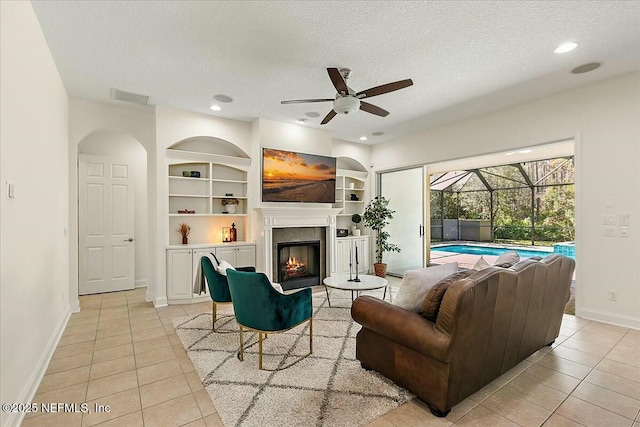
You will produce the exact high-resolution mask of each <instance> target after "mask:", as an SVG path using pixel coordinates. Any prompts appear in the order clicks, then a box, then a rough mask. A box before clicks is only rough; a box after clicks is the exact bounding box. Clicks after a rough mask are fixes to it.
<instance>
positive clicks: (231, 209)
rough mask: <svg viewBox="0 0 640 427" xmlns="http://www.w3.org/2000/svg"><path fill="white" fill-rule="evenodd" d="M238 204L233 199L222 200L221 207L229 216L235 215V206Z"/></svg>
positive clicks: (237, 201) (236, 200)
mask: <svg viewBox="0 0 640 427" xmlns="http://www.w3.org/2000/svg"><path fill="white" fill-rule="evenodd" d="M239 203H240V200H238V199H236V198H235V197H232V198H228V199H222V206H224V211H225V212H226V213H230V214H233V213H236V205H237V204H239Z"/></svg>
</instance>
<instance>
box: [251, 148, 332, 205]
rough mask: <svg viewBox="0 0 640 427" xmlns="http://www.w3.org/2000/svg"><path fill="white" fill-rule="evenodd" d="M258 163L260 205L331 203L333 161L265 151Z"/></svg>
mask: <svg viewBox="0 0 640 427" xmlns="http://www.w3.org/2000/svg"><path fill="white" fill-rule="evenodd" d="M262 162H263V163H262V201H263V202H315V203H333V202H334V201H335V188H336V159H335V158H332V157H325V156H316V155H313V154H303V153H294V152H291V151H282V150H274V149H270V148H265V149H264V151H263V158H262Z"/></svg>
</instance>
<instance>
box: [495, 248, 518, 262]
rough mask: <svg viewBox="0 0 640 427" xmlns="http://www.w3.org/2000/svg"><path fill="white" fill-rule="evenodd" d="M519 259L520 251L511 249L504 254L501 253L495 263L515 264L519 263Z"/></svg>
mask: <svg viewBox="0 0 640 427" xmlns="http://www.w3.org/2000/svg"><path fill="white" fill-rule="evenodd" d="M518 261H520V255H519V254H518V252H516V251H509V252H505V253H503V254H502V255H500V256H499V257H498V258H497V259H496V260H495V261H494V262H493V265H498V264H506V263H509V264H511V265H514V264H515V263H517V262H518Z"/></svg>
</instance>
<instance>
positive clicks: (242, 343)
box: [238, 325, 244, 362]
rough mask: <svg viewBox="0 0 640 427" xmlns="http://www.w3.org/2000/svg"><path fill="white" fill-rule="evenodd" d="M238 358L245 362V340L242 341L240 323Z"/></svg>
mask: <svg viewBox="0 0 640 427" xmlns="http://www.w3.org/2000/svg"><path fill="white" fill-rule="evenodd" d="M238 359H240V361H241V362H244V342H243V341H242V325H240V351H238Z"/></svg>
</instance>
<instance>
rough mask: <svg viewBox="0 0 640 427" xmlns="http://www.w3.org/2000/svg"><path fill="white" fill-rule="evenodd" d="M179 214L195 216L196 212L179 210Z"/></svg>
mask: <svg viewBox="0 0 640 427" xmlns="http://www.w3.org/2000/svg"><path fill="white" fill-rule="evenodd" d="M178 213H179V214H194V213H196V211H194V210H193V211H190V210H189V209H183V210H178Z"/></svg>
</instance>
